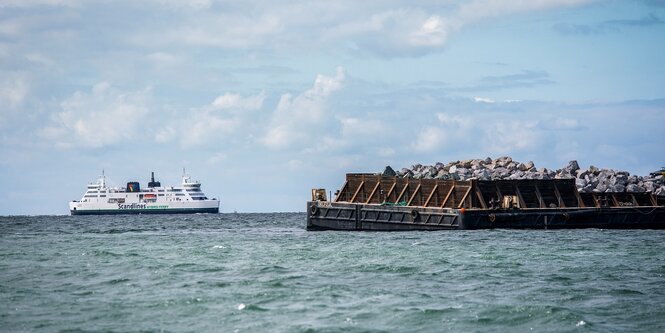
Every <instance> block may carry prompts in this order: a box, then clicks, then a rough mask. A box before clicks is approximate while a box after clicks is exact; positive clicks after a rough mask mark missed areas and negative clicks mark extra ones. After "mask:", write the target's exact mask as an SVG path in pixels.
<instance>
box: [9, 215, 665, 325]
mask: <svg viewBox="0 0 665 333" xmlns="http://www.w3.org/2000/svg"><path fill="white" fill-rule="evenodd" d="M305 224H306V215H305V213H274V214H235V213H231V214H201V215H138V216H12V217H0V331H1V332H665V232H664V231H654V230H600V229H585V230H476V231H430V232H337V231H306V230H305Z"/></svg>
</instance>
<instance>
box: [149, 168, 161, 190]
mask: <svg viewBox="0 0 665 333" xmlns="http://www.w3.org/2000/svg"><path fill="white" fill-rule="evenodd" d="M161 186H162V184H161V183H160V182H156V181H155V172H154V171H153V172H151V173H150V182H149V183H148V187H149V188H152V187H161Z"/></svg>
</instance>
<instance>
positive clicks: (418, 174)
mask: <svg viewBox="0 0 665 333" xmlns="http://www.w3.org/2000/svg"><path fill="white" fill-rule="evenodd" d="M383 175H385V176H391V177H392V176H398V177H404V178H414V179H450V180H469V179H479V180H497V179H561V178H574V179H575V184H576V185H577V189H578V190H579V191H580V192H651V193H654V194H656V195H662V196H665V177H664V176H663V175H662V174H660V173H652V174H651V175H649V176H631V175H630V173H629V172H627V171H616V170H612V169H599V168H597V167H595V166H593V165H592V166H589V168H588V169H586V170H584V169H580V166H579V164H577V161H570V162H568V165H566V166H565V167H563V168H562V169H557V170H553V169H547V168H536V166H535V165H534V163H533V162H531V161H529V162H527V163H521V162H518V161H514V160H513V159H512V158H510V157H508V156H504V157H499V158H497V159H491V158H489V157H488V158H486V159H473V160H464V161H454V162H449V163H446V164H443V163H436V164H435V165H421V164H416V165H413V166H411V168H403V169H401V170H400V171H397V172H395V171H394V170H393V169H392V168H391V167H389V166H388V167H386V169H385V170H384V172H383Z"/></svg>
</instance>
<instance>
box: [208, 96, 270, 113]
mask: <svg viewBox="0 0 665 333" xmlns="http://www.w3.org/2000/svg"><path fill="white" fill-rule="evenodd" d="M265 98H266V94H265V92H264V91H261V93H260V94H258V95H254V96H248V97H245V98H243V97H242V96H241V95H239V94H233V93H230V92H227V93H226V94H224V95H222V96H219V97H217V98H215V100H214V101H213V102H212V107H213V108H215V109H235V110H238V109H239V110H258V109H260V108H261V107H262V106H263V100H264V99H265Z"/></svg>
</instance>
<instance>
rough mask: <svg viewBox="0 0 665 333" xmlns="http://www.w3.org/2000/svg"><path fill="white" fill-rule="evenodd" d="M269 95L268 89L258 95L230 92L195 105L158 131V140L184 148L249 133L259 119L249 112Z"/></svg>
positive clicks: (261, 104)
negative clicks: (266, 92)
mask: <svg viewBox="0 0 665 333" xmlns="http://www.w3.org/2000/svg"><path fill="white" fill-rule="evenodd" d="M265 98H266V94H265V92H264V91H261V92H260V93H259V94H256V95H249V96H244V97H243V96H242V95H240V94H236V93H231V92H227V93H225V94H223V95H220V96H218V97H217V98H215V99H214V100H213V101H212V102H211V103H210V104H208V105H205V106H202V107H198V108H192V109H190V110H189V111H187V112H186V113H184V114H182V115H180V116H177V117H175V118H174V119H172V121H171V122H170V123H169V124H168V125H167V126H165V127H164V128H161V129H159V130H158V131H156V133H155V137H154V139H155V141H156V142H159V143H165V142H169V141H174V140H175V141H179V143H180V145H181V146H183V147H195V146H204V145H216V144H218V143H219V142H220V141H221V140H222V139H224V138H226V137H228V136H229V135H231V134H237V133H243V132H245V133H246V134H249V135H251V133H249V126H250V124H252V123H254V122H255V119H253V117H252V116H251V115H250V114H248V113H247V112H246V111H256V110H259V109H261V107H262V106H263V101H264V100H265Z"/></svg>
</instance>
